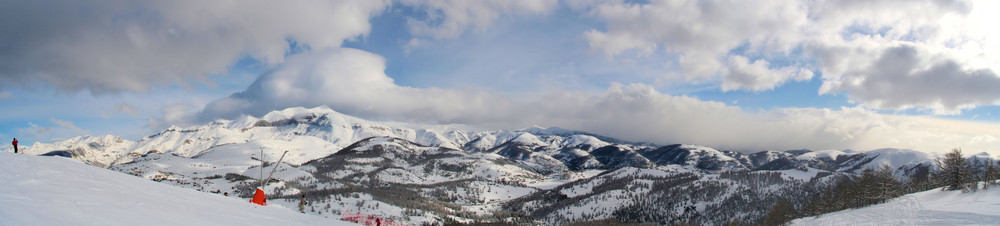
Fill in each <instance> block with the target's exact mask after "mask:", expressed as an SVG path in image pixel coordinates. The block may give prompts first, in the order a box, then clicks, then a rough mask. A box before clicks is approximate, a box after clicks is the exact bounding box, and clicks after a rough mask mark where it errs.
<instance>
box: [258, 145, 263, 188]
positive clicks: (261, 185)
mask: <svg viewBox="0 0 1000 226" xmlns="http://www.w3.org/2000/svg"><path fill="white" fill-rule="evenodd" d="M258 157H260V177H258V178H257V180H258V181H260V189H264V149H263V148H261V149H260V156H258Z"/></svg>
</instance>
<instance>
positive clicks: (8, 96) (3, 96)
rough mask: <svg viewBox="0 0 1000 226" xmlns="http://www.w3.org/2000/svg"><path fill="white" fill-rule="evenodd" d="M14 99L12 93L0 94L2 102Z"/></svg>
mask: <svg viewBox="0 0 1000 226" xmlns="http://www.w3.org/2000/svg"><path fill="white" fill-rule="evenodd" d="M11 97H14V94H13V93H10V92H0V100H6V99H8V98H11Z"/></svg>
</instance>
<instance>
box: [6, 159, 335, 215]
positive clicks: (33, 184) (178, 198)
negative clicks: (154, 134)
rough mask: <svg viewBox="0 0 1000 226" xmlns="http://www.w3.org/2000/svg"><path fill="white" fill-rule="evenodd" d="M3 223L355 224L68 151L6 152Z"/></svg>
mask: <svg viewBox="0 0 1000 226" xmlns="http://www.w3.org/2000/svg"><path fill="white" fill-rule="evenodd" d="M0 225H353V224H351V223H347V222H343V221H338V220H334V219H327V218H322V217H317V216H313V215H306V214H301V213H298V212H296V211H293V210H290V209H287V208H284V207H281V206H278V205H269V206H257V205H254V204H250V203H248V202H247V200H243V199H239V198H235V197H226V196H222V195H216V194H210V193H205V192H198V191H194V190H190V189H184V188H180V187H174V186H170V185H166V184H161V183H157V182H153V181H149V180H146V179H143V178H139V177H134V176H129V175H126V174H123V173H120V172H115V171H111V170H106V169H101V168H98V167H94V166H89V165H85V164H83V163H80V162H79V161H76V160H73V159H67V158H62V157H42V156H28V155H20V154H14V153H9V152H0Z"/></svg>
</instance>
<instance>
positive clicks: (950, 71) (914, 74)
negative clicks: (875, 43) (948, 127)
mask: <svg viewBox="0 0 1000 226" xmlns="http://www.w3.org/2000/svg"><path fill="white" fill-rule="evenodd" d="M996 87H1000V76H998V75H997V74H996V73H995V72H994V71H992V70H989V69H974V70H970V69H965V68H963V67H962V66H961V65H960V64H959V63H958V62H955V61H954V60H953V59H951V58H946V57H935V56H933V55H930V54H927V53H922V52H921V50H920V49H918V47H916V46H912V45H900V46H897V47H893V48H887V49H885V50H884V52H882V53H881V56H878V58H876V59H874V60H873V61H872V63H871V64H869V65H867V67H863V68H860V69H857V70H852V71H847V72H846V73H845V74H844V76H842V77H841V78H840V80H827V81H825V82H824V84H823V88H824V92H839V91H848V92H850V93H851V95H850V99H851V100H852V101H856V102H860V103H862V104H863V105H865V106H869V107H873V108H880V109H910V108H926V109H932V110H934V113H935V114H957V113H959V111H960V110H962V109H966V108H971V107H975V106H976V105H992V104H998V103H1000V89H997V88H996Z"/></svg>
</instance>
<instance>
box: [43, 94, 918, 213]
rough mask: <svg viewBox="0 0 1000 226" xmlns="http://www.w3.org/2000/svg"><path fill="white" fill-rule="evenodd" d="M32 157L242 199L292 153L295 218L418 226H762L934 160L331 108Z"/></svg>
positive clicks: (280, 179) (276, 183) (59, 148)
mask: <svg viewBox="0 0 1000 226" xmlns="http://www.w3.org/2000/svg"><path fill="white" fill-rule="evenodd" d="M25 150H26V153H29V154H34V155H41V154H47V153H48V154H50V155H51V154H55V155H61V156H71V157H75V158H77V159H80V160H82V161H84V162H87V163H89V164H92V165H95V166H101V167H108V168H109V169H111V170H115V171H120V172H124V173H128V174H131V175H135V176H140V177H144V178H148V179H152V180H156V181H160V182H162V183H169V184H173V185H176V186H181V187H186V188H191V189H195V190H199V191H204V192H213V193H221V194H233V195H236V196H242V197H248V196H249V195H250V192H251V191H252V188H254V187H256V186H258V185H259V184H260V182H259V181H258V178H261V177H266V176H267V175H263V176H262V174H263V173H262V172H264V171H267V170H270V169H272V167H274V165H273V163H274V162H276V161H277V160H278V159H279V158H280V157H281V156H282V154H283V153H285V152H286V151H287V155H285V156H284V159H283V161H282V162H281V163H280V165H278V167H277V171H276V173H275V174H274V177H273V178H274V180H272V181H268V183H266V184H267V185H266V186H265V187H264V188H265V190H266V191H267V192H268V194H271V196H272V197H274V198H275V199H277V200H279V201H276V202H275V203H278V204H279V205H287V206H294V205H295V204H297V202H298V201H297V200H298V199H297V198H298V197H299V196H301V195H307V196H308V198H309V199H310V200H312V201H313V202H311V204H310V210H309V211H308V212H310V213H312V214H316V215H321V216H326V217H337V216H339V214H340V213H341V212H343V211H345V210H350V211H355V212H357V211H361V212H369V213H374V214H379V215H381V216H384V217H386V218H387V219H390V220H394V221H401V222H408V223H413V224H419V223H423V222H438V223H442V222H451V221H455V222H467V221H475V220H484V221H488V220H497V219H506V220H508V221H510V222H520V221H538V222H544V223H550V224H563V223H566V222H569V221H575V220H588V219H589V220H592V219H600V218H602V217H616V218H627V219H641V218H642V217H650V216H658V217H660V218H658V219H672V220H668V221H664V223H669V222H677V221H676V220H685V221H687V222H701V223H719V224H722V223H725V222H729V221H731V220H734V219H741V220H746V221H753V220H757V219H759V218H760V217H762V216H763V214H764V213H763V212H762V211H760V210H757V209H760V208H761V207H764V209H766V207H765V206H769V205H771V204H773V202H774V201H775V200H776V199H777V197H778V194H791V195H800V196H805V195H808V194H809V192H810V191H808V190H803V189H804V188H806V187H816V186H819V185H818V184H822V183H824V182H825V181H828V180H830V179H831V178H834V177H837V176H839V175H847V174H855V173H860V172H861V171H863V170H864V169H869V168H877V167H880V166H882V165H883V164H886V165H889V166H890V167H892V168H893V169H896V170H897V171H896V173H897V176H898V177H899V178H903V179H905V178H907V177H909V176H910V175H914V174H916V173H919V172H927V171H928V170H929V169H930V168H931V166H932V162H933V158H934V156H931V155H928V154H925V153H921V152H916V151H912V150H898V149H880V150H875V151H869V152H854V151H833V150H829V151H807V150H798V151H788V152H782V151H764V152H757V153H741V152H733V151H724V150H717V149H714V148H711V147H705V146H699V145H689V144H675V145H666V146H657V145H654V144H649V143H636V142H627V141H621V140H617V139H614V138H609V137H604V136H600V135H596V134H591V133H586V132H581V131H572V130H566V129H560V128H541V127H532V128H527V129H523V130H517V131H507V130H489V129H480V128H474V127H470V126H463V125H419V124H409V123H396V122H374V121H368V120H364V119H360V118H356V117H352V116H348V115H344V114H341V113H338V112H336V111H334V110H331V109H329V108H326V107H318V108H311V109H307V108H301V107H297V108H289V109H285V110H280V111H275V112H271V113H269V114H266V115H264V116H263V117H260V118H256V117H251V116H243V117H241V118H239V119H236V120H218V121H215V122H212V123H210V124H207V125H203V126H194V127H185V128H181V127H171V128H168V129H166V130H163V131H161V132H158V133H156V134H153V135H149V136H146V137H144V138H142V139H140V140H138V141H134V142H133V141H127V140H124V139H121V138H118V137H113V136H105V137H80V138H74V139H70V140H66V141H62V142H58V143H53V144H41V143H36V144H34V145H32V146H31V147H25ZM262 161H264V162H266V164H265V166H266V169H262V168H261V166H260V165H261V162H262ZM373 188H377V189H373ZM691 192H694V193H691ZM747 197H752V198H747ZM286 199H287V201H280V200H286ZM654 205H655V206H658V207H659V208H650V206H654ZM734 206H736V207H734ZM722 207H725V208H722ZM649 209H655V211H654V210H649ZM736 210H746V211H744V212H740V213H741V214H738V215H733V212H732V211H736ZM727 211H730V212H727ZM686 212H687V213H686ZM529 213H530V214H529ZM695 213H698V214H695ZM706 213H713V214H711V215H708V214H706Z"/></svg>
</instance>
